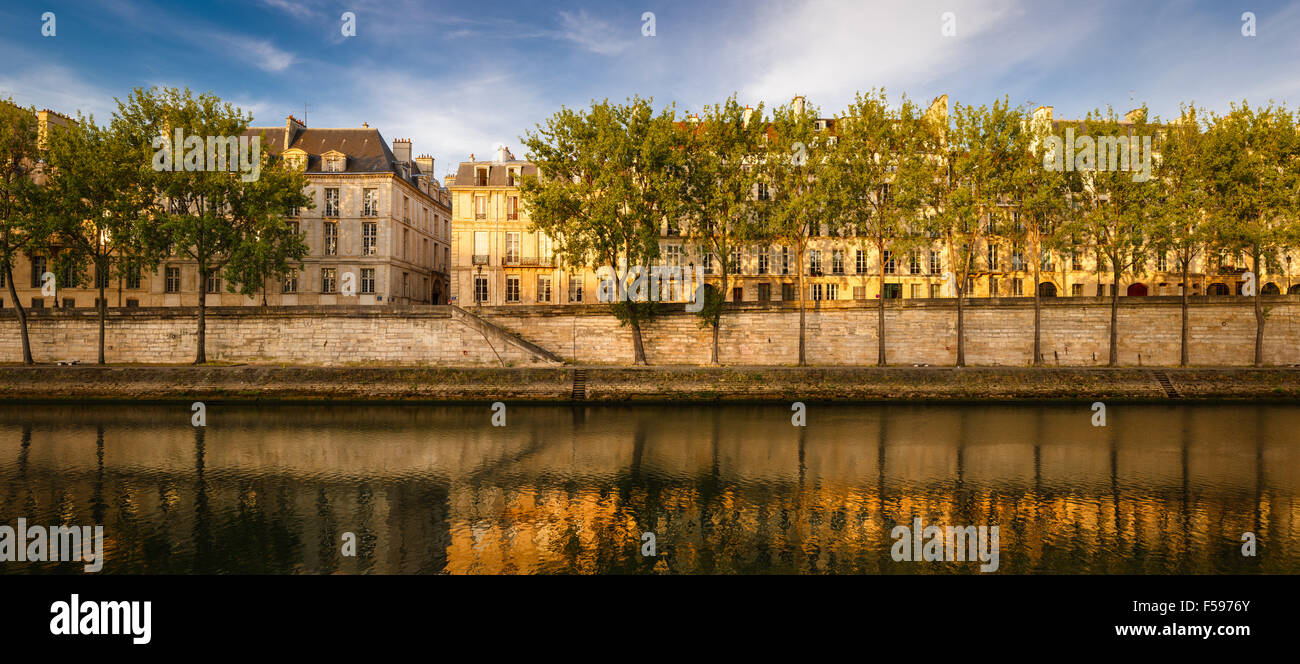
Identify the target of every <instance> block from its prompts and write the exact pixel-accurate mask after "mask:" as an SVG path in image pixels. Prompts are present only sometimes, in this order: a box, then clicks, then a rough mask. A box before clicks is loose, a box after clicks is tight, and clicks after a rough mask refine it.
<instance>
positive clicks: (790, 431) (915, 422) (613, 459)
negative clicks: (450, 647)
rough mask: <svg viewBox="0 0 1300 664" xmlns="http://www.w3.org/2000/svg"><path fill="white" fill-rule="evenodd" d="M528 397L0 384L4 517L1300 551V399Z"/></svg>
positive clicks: (413, 552)
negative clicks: (352, 396) (503, 407)
mask: <svg viewBox="0 0 1300 664" xmlns="http://www.w3.org/2000/svg"><path fill="white" fill-rule="evenodd" d="M506 416H507V421H506V423H507V425H506V426H504V427H494V426H491V425H490V420H491V417H492V411H491V410H490V409H489V407H488V406H487V405H486V404H484V405H481V406H405V405H402V406H391V407H382V406H362V405H329V406H321V405H285V406H273V407H255V406H233V405H220V404H211V405H209V408H208V409H207V426H206V427H203V428H196V427H194V426H192V425H191V423H190V418H191V414H190V410H189V408H188V407H187V406H185V405H173V406H156V405H133V404H118V405H86V406H63V405H26V406H12V405H7V406H2V407H0V525H8V526H16V522H17V519H18V518H19V517H24V518H26V520H27V523H28V524H42V525H47V526H48V525H51V524H76V525H92V524H103V526H104V534H105V541H106V543H105V551H106V563H105V565H104V572H105V573H115V574H123V573H126V574H138V573H146V574H154V573H309V574H315V573H453V574H497V573H506V574H516V573H522V574H548V573H647V574H653V573H665V574H692V573H798V574H820V573H866V574H878V573H886V574H892V573H904V574H906V573H919V574H978V573H980V572H979V570H978V565H979V563H978V562H975V563H972V562H907V561H896V560H894V559H893V557H892V556H891V555H890V551H891V546H893V545H894V544H895V542H896V541H897V540H896V539H895V538H894V537H892V536H891V532H892V530H893V528H894V527H895V526H898V525H908V526H911V525H913V523H914V519H916V518H920V519H922V522H923V524H924V525H940V526H998V528H999V531H1000V538H999V541H1000V544H999V546H1000V555H999V567H998V569H997V573H1013V574H1014V573H1086V574H1100V573H1108V574H1127V573H1142V574H1145V573H1157V574H1161V573H1196V574H1200V573H1219V572H1230V573H1259V572H1266V573H1298V572H1300V530H1298V528H1297V524H1298V523H1300V519H1298V518H1297V517H1298V516H1300V504H1298V503H1297V491H1298V490H1300V406H1286V405H1224V406H1214V405H1182V406H1166V405H1126V404H1112V405H1111V407H1110V408H1109V411H1108V413H1107V426H1104V427H1094V426H1092V425H1091V419H1092V412H1091V410H1090V409H1089V404H1076V405H1059V404H1054V405H952V406H947V405H910V406H908V405H903V406H900V405H855V406H848V405H835V406H830V405H815V404H814V405H810V406H809V409H808V413H807V426H806V427H794V426H792V425H791V421H790V418H791V412H790V410H789V407H788V406H783V405H781V404H773V405H766V406H758V405H745V406H629V407H557V406H523V405H520V406H510V407H509V409H508V411H507V413H506ZM647 532H650V533H654V544H655V554H656V555H654V556H646V555H642V546H643V540H642V534H643V533H647ZM1245 532H1250V533H1254V534H1255V536H1256V537H1257V542H1258V545H1257V546H1258V555H1257V556H1255V557H1247V556H1243V555H1242V552H1241V546H1242V534H1243V533H1245ZM345 533H353V534H354V535H355V540H356V552H355V555H351V556H348V555H343V552H342V541H343V538H344V534H345ZM80 569H81V565H80V563H30V562H0V574H13V573H20V574H21V573H50V572H53V573H60V572H71V573H80Z"/></svg>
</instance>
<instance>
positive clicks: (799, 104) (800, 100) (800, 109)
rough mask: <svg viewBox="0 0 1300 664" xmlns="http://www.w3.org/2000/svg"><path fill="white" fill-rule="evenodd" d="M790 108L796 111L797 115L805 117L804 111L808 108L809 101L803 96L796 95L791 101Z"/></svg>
mask: <svg viewBox="0 0 1300 664" xmlns="http://www.w3.org/2000/svg"><path fill="white" fill-rule="evenodd" d="M790 106H791V107H792V108H793V109H794V113H795V115H803V114H804V110H805V109H806V108H807V106H808V100H806V99H804V97H803V95H796V96H795V98H794V99H792V100H791V101H790Z"/></svg>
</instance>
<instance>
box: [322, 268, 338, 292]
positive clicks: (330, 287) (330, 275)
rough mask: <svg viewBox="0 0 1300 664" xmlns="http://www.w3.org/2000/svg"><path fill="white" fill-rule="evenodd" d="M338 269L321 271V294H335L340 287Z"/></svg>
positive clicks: (323, 269)
mask: <svg viewBox="0 0 1300 664" xmlns="http://www.w3.org/2000/svg"><path fill="white" fill-rule="evenodd" d="M337 275H338V269H337V268H332V267H323V268H321V269H320V292H322V293H333V292H334V289H335V287H336V286H337V285H338V284H337V280H336V277H337Z"/></svg>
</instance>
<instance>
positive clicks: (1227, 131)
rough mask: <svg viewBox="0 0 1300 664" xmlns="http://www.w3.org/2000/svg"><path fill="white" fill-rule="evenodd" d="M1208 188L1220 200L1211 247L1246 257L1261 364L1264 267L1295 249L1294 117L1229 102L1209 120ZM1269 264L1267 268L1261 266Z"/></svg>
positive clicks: (1298, 151) (1299, 153)
mask: <svg viewBox="0 0 1300 664" xmlns="http://www.w3.org/2000/svg"><path fill="white" fill-rule="evenodd" d="M1207 141H1208V143H1209V146H1208V149H1207V151H1206V152H1207V155H1208V158H1209V168H1210V177H1211V184H1210V189H1211V191H1212V192H1213V194H1214V196H1215V198H1216V199H1217V200H1218V201H1219V205H1218V209H1219V214H1216V215H1214V217H1213V229H1212V234H1213V238H1214V239H1213V243H1214V246H1215V247H1216V248H1217V249H1218V250H1219V251H1221V252H1229V253H1238V252H1246V253H1248V254H1249V255H1250V256H1251V259H1252V265H1253V268H1252V269H1253V271H1254V272H1253V277H1254V279H1255V281H1256V285H1255V291H1254V293H1253V295H1254V297H1253V303H1254V308H1255V360H1254V364H1255V366H1257V367H1259V366H1263V365H1264V323H1265V320H1266V316H1265V311H1264V308H1263V303H1262V302H1261V300H1260V298H1259V291H1260V289H1261V288H1260V284H1259V282H1260V281H1261V280H1262V277H1263V268H1265V267H1269V268H1270V269H1271V270H1274V271H1276V270H1278V269H1279V266H1278V265H1277V263H1278V261H1277V252H1278V251H1279V250H1282V249H1283V248H1285V247H1287V246H1288V245H1290V246H1294V244H1295V241H1296V235H1297V222H1296V213H1297V200H1296V190H1297V181H1298V179H1300V169H1298V168H1297V163H1298V162H1300V141H1298V137H1297V131H1296V123H1295V117H1294V115H1293V114H1292V113H1291V112H1290V111H1288V110H1287V109H1286V108H1285V107H1279V106H1274V105H1271V104H1270V105H1269V106H1266V107H1263V108H1251V107H1250V105H1249V104H1247V103H1246V102H1244V101H1243V102H1242V103H1241V104H1240V105H1237V104H1233V106H1232V110H1231V111H1229V112H1228V113H1227V114H1226V115H1222V116H1220V115H1215V116H1213V117H1212V118H1211V121H1210V127H1209V130H1208V132H1207ZM1266 262H1267V263H1271V265H1266V264H1265V263H1266Z"/></svg>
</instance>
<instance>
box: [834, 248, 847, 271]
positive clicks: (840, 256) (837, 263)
mask: <svg viewBox="0 0 1300 664" xmlns="http://www.w3.org/2000/svg"><path fill="white" fill-rule="evenodd" d="M831 274H844V250H843V249H831Z"/></svg>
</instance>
